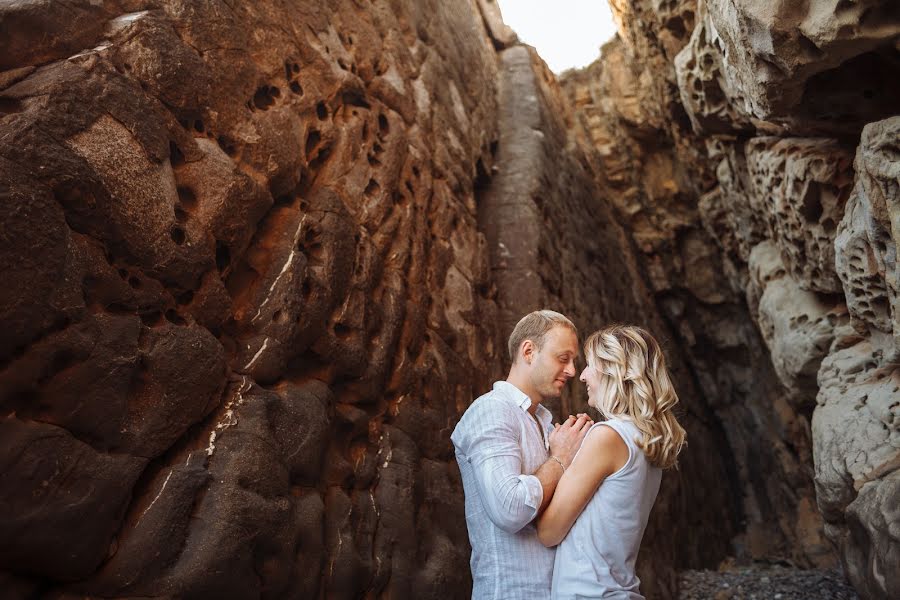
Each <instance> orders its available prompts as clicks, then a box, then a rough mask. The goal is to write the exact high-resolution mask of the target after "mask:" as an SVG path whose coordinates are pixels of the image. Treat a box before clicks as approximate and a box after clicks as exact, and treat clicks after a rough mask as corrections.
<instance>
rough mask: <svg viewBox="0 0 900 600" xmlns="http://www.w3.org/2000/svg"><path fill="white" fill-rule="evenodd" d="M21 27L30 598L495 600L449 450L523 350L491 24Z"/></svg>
mask: <svg viewBox="0 0 900 600" xmlns="http://www.w3.org/2000/svg"><path fill="white" fill-rule="evenodd" d="M0 27H2V30H3V31H4V35H3V36H2V41H0V57H2V58H0V61H2V69H3V72H2V74H0V88H2V91H0V139H2V142H0V181H2V190H0V196H2V199H3V202H2V203H0V206H2V208H0V211H2V214H3V221H4V233H3V235H2V236H0V265H2V270H3V273H4V286H3V292H2V295H0V326H2V328H3V330H4V332H5V333H4V336H3V341H2V343H0V360H2V365H0V406H2V409H3V415H2V421H0V429H2V433H0V435H2V439H3V440H4V443H3V444H2V445H0V464H2V465H3V473H4V475H3V484H2V486H0V499H2V500H0V503H2V505H3V506H4V507H5V508H4V510H3V516H2V517H0V539H2V541H0V567H2V569H3V570H5V571H7V572H9V573H8V574H7V575H5V576H4V580H5V581H7V582H9V585H3V587H4V588H6V589H10V590H17V591H16V592H14V596H21V597H26V596H29V595H30V594H32V593H34V592H36V591H37V590H48V589H49V590H63V591H64V593H66V594H69V593H72V594H78V595H93V596H96V595H102V596H106V597H134V596H157V597H209V598H212V597H218V598H226V597H228V598H250V597H261V596H262V597H269V598H289V597H293V598H308V597H315V596H317V595H319V594H324V595H328V596H330V597H358V596H360V595H363V594H366V593H368V594H374V595H378V594H385V595H390V596H392V597H398V598H399V597H418V598H426V597H447V595H448V593H449V595H453V596H456V597H462V596H463V595H465V594H466V593H467V590H468V589H469V585H470V583H469V581H470V580H469V574H468V542H467V537H466V531H465V527H464V521H463V510H462V506H463V505H462V488H461V485H460V482H459V476H458V471H457V470H456V467H455V461H454V459H453V456H452V450H451V445H450V443H449V434H450V432H451V430H452V427H453V425H454V423H455V420H456V419H457V418H458V416H459V414H460V413H461V411H462V410H463V409H464V408H465V406H466V405H467V404H468V403H469V402H470V401H471V400H472V398H473V397H474V396H476V395H478V394H479V393H481V392H482V391H483V390H485V389H487V387H488V385H489V383H490V382H491V380H492V379H493V378H495V377H496V376H498V375H499V373H500V368H501V364H502V350H503V348H502V346H500V345H498V343H497V339H498V331H497V328H496V314H497V310H496V303H495V300H494V293H495V292H494V291H493V290H492V287H491V278H490V270H489V269H490V267H489V258H488V253H487V247H486V245H485V242H484V238H483V236H482V235H481V234H480V233H479V230H478V227H477V225H476V218H477V210H476V204H475V199H474V181H475V179H476V176H477V164H481V165H483V166H484V168H487V169H490V167H491V154H490V148H491V144H492V142H495V141H496V139H497V116H496V109H497V103H496V96H495V90H494V82H495V79H496V75H497V66H496V55H495V50H494V44H493V43H492V41H491V36H490V35H489V32H488V30H487V29H486V27H485V24H484V21H483V20H482V18H481V16H480V13H479V11H478V10H477V8H476V7H475V6H474V5H470V4H468V3H444V2H433V3H424V4H423V3H421V2H407V3H399V4H398V3H386V2H385V3H375V4H372V5H368V4H367V5H365V6H362V5H360V4H359V3H354V2H345V3H338V4H334V5H331V6H329V7H328V8H327V9H326V8H325V7H324V6H316V5H313V4H311V3H308V4H302V3H301V4H299V5H297V4H283V3H277V2H276V3H272V2H262V3H250V4H247V3H244V4H240V5H237V6H232V5H229V4H226V3H221V2H209V3H201V4H197V3H193V2H178V1H174V2H140V1H126V2H103V3H101V2H73V3H68V4H66V5H65V6H63V5H62V4H59V3H47V2H20V3H12V4H10V3H7V4H5V5H4V6H3V7H2V8H0ZM6 32H10V33H11V34H12V35H10V36H7V35H6ZM495 35H496V34H495ZM63 591H60V593H63Z"/></svg>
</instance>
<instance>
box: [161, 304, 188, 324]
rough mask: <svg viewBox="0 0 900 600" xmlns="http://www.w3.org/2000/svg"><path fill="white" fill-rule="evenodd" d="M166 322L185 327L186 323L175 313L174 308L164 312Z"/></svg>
mask: <svg viewBox="0 0 900 600" xmlns="http://www.w3.org/2000/svg"><path fill="white" fill-rule="evenodd" d="M166 321H168V322H169V323H172V324H173V325H187V321H185V320H184V319H183V318H181V315H179V314H178V313H177V312H175V309H174V308H170V309H169V310H167V311H166Z"/></svg>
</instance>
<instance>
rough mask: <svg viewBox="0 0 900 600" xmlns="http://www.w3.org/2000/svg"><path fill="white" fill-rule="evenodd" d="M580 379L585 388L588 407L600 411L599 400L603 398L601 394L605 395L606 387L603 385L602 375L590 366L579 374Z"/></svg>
mask: <svg viewBox="0 0 900 600" xmlns="http://www.w3.org/2000/svg"><path fill="white" fill-rule="evenodd" d="M578 379H580V380H581V381H582V382H583V383H584V384H585V385H586V386H587V393H588V406H592V407H594V408H596V409H597V410H600V398H602V397H603V393H605V391H606V390H605V389H601V388H605V387H606V386H605V385H604V384H603V379H605V378H604V377H603V375H601V374H600V372H599V371H598V370H597V369H596V368H595V367H592V366H591V365H590V364H588V366H586V367H585V368H584V371H582V372H581V377H579V378H578Z"/></svg>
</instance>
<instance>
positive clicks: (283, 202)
mask: <svg viewBox="0 0 900 600" xmlns="http://www.w3.org/2000/svg"><path fill="white" fill-rule="evenodd" d="M293 203H294V195H293V194H284V195H283V196H278V197H277V198H275V206H290V205H291V204H293Z"/></svg>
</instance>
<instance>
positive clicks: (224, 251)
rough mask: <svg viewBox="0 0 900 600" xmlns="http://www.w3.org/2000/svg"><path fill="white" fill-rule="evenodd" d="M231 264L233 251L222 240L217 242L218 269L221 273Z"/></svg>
mask: <svg viewBox="0 0 900 600" xmlns="http://www.w3.org/2000/svg"><path fill="white" fill-rule="evenodd" d="M230 264H231V251H230V250H229V249H228V246H227V245H226V244H225V243H224V242H222V241H221V240H216V268H217V269H219V273H221V272H222V271H224V270H225V269H227V268H228V266H229V265H230Z"/></svg>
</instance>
